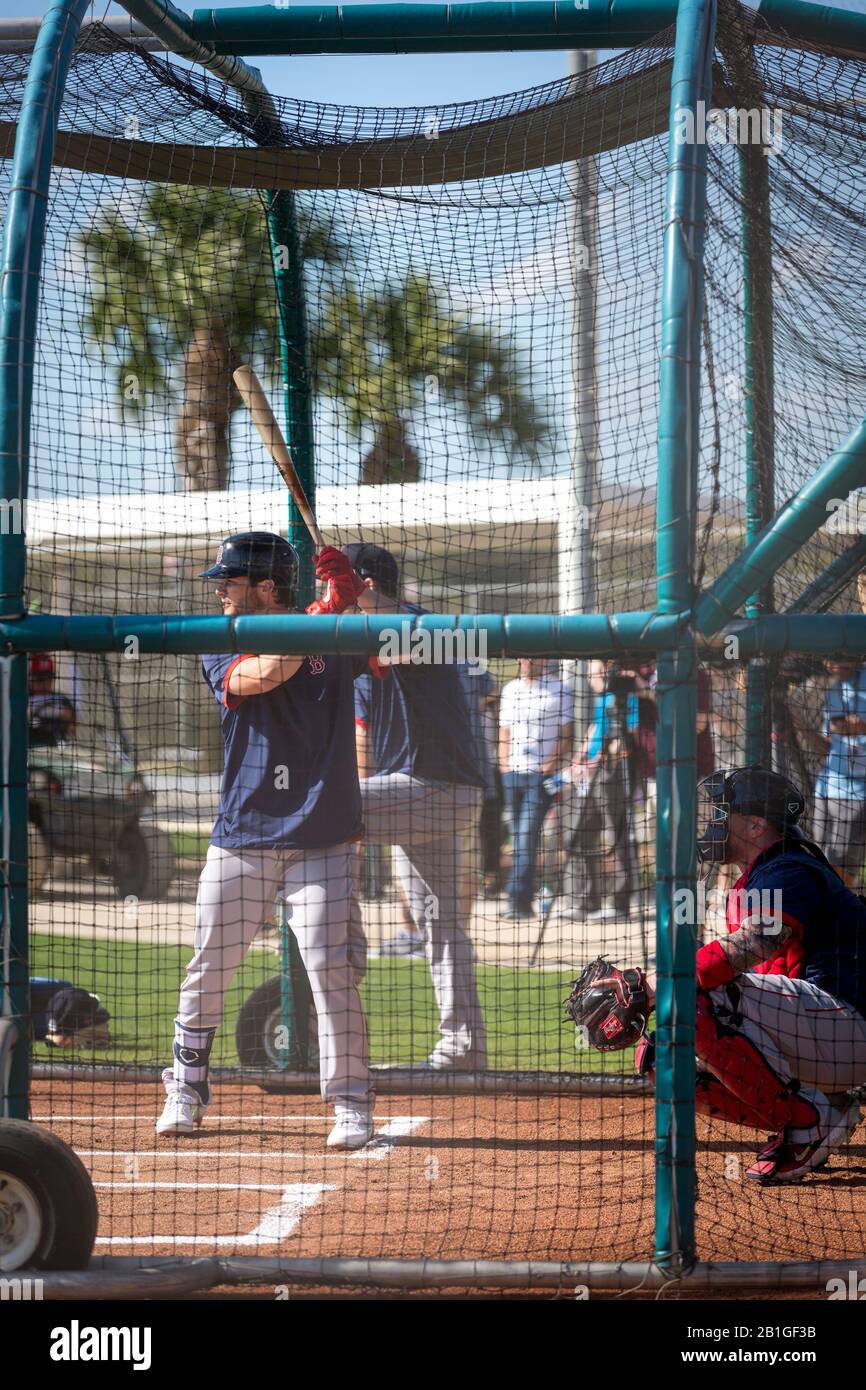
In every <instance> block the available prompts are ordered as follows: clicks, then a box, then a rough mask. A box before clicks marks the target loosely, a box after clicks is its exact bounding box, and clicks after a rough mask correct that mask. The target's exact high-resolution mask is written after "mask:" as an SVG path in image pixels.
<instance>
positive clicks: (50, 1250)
mask: <svg viewBox="0 0 866 1390" xmlns="http://www.w3.org/2000/svg"><path fill="white" fill-rule="evenodd" d="M98 1219H99V1210H98V1208H97V1205H96V1194H95V1192H94V1191H93V1183H92V1182H91V1181H90V1174H89V1173H88V1171H87V1169H86V1168H85V1166H84V1164H83V1163H82V1162H81V1160H80V1158H78V1156H77V1155H76V1154H74V1153H73V1152H72V1150H71V1149H70V1148H69V1147H68V1145H67V1144H64V1143H63V1142H62V1140H60V1139H58V1138H57V1137H56V1136H55V1135H53V1134H50V1133H49V1132H48V1130H46V1129H41V1128H40V1127H39V1125H34V1124H31V1123H30V1122H29V1121H28V1120H0V1273H3V1274H6V1273H8V1272H9V1271H10V1270H13V1269H25V1268H29V1269H84V1268H86V1266H87V1263H88V1261H89V1260H90V1253H91V1251H92V1249H93V1242H94V1240H95V1239H96V1223H97V1221H98Z"/></svg>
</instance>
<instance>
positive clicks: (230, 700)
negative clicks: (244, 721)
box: [223, 652, 255, 709]
mask: <svg viewBox="0 0 866 1390" xmlns="http://www.w3.org/2000/svg"><path fill="white" fill-rule="evenodd" d="M254 655H255V653H254V652H244V654H243V656H236V657H235V659H234V661H233V662H232V664H231V666H228V667H226V673H225V675H224V676H223V704H224V705H225V707H226V709H237V707H238V705H242V704H243V702H244V700H245V699H246V698H247V697H246V695H230V694H229V677H230V676H231V673H232V671H234V669H235V667H236V666H239V665H240V664H241V662H242V661H246V660H247V659H248V657H251V656H254Z"/></svg>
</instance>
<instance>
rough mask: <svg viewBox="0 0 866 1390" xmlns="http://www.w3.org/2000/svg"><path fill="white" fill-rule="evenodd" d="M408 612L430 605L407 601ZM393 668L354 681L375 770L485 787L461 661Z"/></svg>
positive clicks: (358, 714)
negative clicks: (464, 689)
mask: <svg viewBox="0 0 866 1390" xmlns="http://www.w3.org/2000/svg"><path fill="white" fill-rule="evenodd" d="M403 611H404V612H407V613H424V612H425V611H426V610H425V609H423V608H419V607H418V606H417V604H410V603H406V604H404V605H403ZM396 616H397V615H395V617H396ZM389 670H390V675H388V676H386V677H385V679H384V680H380V679H379V677H378V676H373V675H371V674H370V673H369V672H366V673H365V674H364V675H362V676H360V678H359V679H358V680H357V681H356V682H355V718H356V719H357V721H358V723H359V724H363V725H364V727H365V728H366V729H368V730H369V735H370V749H371V753H372V758H373V765H374V767H375V770H376V772H377V773H384V772H405V773H409V774H410V775H411V776H413V777H422V778H424V779H425V780H426V781H430V782H458V783H460V784H462V785H465V786H469V787H483V785H484V777H483V774H482V770H481V768H480V766H479V764H478V756H477V749H476V740H475V735H474V732H473V729H472V725H471V723H470V719H469V710H468V708H467V705H466V697H465V695H464V693H463V682H462V679H461V675H460V667H459V665H457V664H456V663H455V664H445V663H439V664H428V665H423V666H420V665H419V666H413V665H400V666H391V667H390V668H389Z"/></svg>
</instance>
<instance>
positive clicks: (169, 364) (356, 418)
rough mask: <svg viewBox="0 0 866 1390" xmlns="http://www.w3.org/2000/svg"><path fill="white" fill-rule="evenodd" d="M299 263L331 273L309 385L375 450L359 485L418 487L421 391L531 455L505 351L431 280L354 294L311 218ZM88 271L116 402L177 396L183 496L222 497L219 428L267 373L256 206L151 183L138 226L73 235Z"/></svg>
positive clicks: (342, 249) (514, 365)
mask: <svg viewBox="0 0 866 1390" xmlns="http://www.w3.org/2000/svg"><path fill="white" fill-rule="evenodd" d="M300 244H301V254H302V257H303V260H304V262H305V263H306V262H307V261H309V260H318V261H320V262H321V263H323V265H325V266H331V267H333V268H335V269H336V268H339V272H340V273H339V274H332V275H330V276H323V277H322V289H321V292H320V294H319V296H318V302H319V307H318V309H317V317H316V318H315V320H314V322H313V323H312V324H311V327H310V338H311V352H312V366H313V382H314V389H315V390H316V392H317V393H318V394H320V395H322V396H329V397H332V398H335V399H337V400H338V401H339V402H340V403H341V404H342V406H343V407H344V409H345V410H346V411H347V413H348V419H349V423H350V426H351V427H352V428H354V429H355V431H356V433H357V434H358V435H359V436H360V435H361V432H362V430H363V428H364V427H365V426H367V425H372V426H373V430H374V440H373V444H372V447H371V448H370V449H369V450H368V452H367V453H366V455H365V456H364V458H363V460H362V464H361V481H362V482H371V483H378V482H398V481H407V482H409V481H414V480H416V479H417V478H419V477H420V475H421V459H420V457H419V455H418V453H417V451H416V450H415V449H414V448H413V446H412V445H411V443H410V442H409V439H408V429H409V422H410V418H411V415H412V413H413V411H415V410H417V409H418V408H419V407H420V406H421V405H422V404H423V402H424V399H425V393H426V395H427V398H428V399H430V398H431V393H434V395H435V398H437V399H438V398H439V397H440V396H441V397H443V398H445V399H447V400H448V401H450V402H452V403H454V404H457V405H459V406H461V407H462V408H463V409H464V410H465V412H466V414H467V416H468V419H469V422H470V424H471V425H472V427H473V429H474V430H475V431H476V432H477V433H479V434H481V435H484V436H486V437H487V438H488V439H489V440H491V442H492V441H500V442H501V443H502V444H504V445H505V447H506V448H507V449H508V450H509V452H510V453H513V452H523V453H525V454H528V455H529V456H534V455H535V453H536V450H537V445H538V441H539V439H540V438H541V436H542V435H543V434H544V426H543V424H542V422H541V421H540V419H539V416H538V414H537V412H536V411H535V408H534V405H533V403H532V400H531V397H530V395H529V392H528V390H527V388H526V385H525V383H524V381H523V375H522V372H521V369H520V366H519V363H518V360H517V358H516V355H515V354H514V352H513V350H512V349H511V347H510V346H509V345H507V344H505V343H504V342H503V341H502V340H500V339H499V338H497V337H496V336H495V335H494V334H493V333H492V332H491V331H490V330H489V329H488V328H487V327H486V326H485V325H482V324H475V323H472V322H471V321H469V319H468V318H467V317H466V316H465V315H455V314H452V313H451V312H450V311H449V310H448V309H447V308H446V307H444V306H443V304H442V302H441V300H440V298H439V296H438V295H437V294H436V292H435V291H434V289H433V288H432V286H431V285H430V283H429V282H428V281H427V279H426V278H425V277H423V276H421V275H419V274H417V273H410V275H409V276H408V277H407V278H406V279H405V281H404V282H403V283H402V284H401V285H397V286H396V287H393V286H385V287H382V286H381V285H378V286H371V287H370V288H368V289H363V290H362V289H361V288H359V287H358V284H357V279H356V275H355V273H354V272H353V270H352V267H351V265H350V264H349V262H348V254H347V248H346V246H345V244H343V243H342V242H341V241H340V240H339V238H338V237H337V236H336V235H335V234H334V231H333V228H332V227H331V225H330V224H328V223H326V222H324V221H321V220H318V219H316V218H313V217H309V216H308V217H307V219H306V221H305V222H304V223H303V225H302V227H301V232H300ZM79 247H80V249H81V250H82V252H83V254H84V257H85V260H86V263H87V266H88V271H89V274H88V280H87V286H86V291H85V311H84V320H83V327H84V331H85V334H86V336H87V337H88V338H89V339H90V340H91V341H93V342H95V343H97V344H98V345H99V347H100V349H101V351H102V353H103V355H104V357H105V358H106V359H108V358H109V357H110V358H111V360H113V362H114V371H115V381H116V388H117V392H118V396H119V399H120V400H121V402H122V404H123V408H124V409H125V410H129V411H130V412H132V413H137V412H138V411H140V410H141V409H142V408H143V406H144V405H145V402H146V401H147V399H148V398H152V397H153V396H154V395H157V396H158V395H163V396H166V397H169V398H173V399H175V400H176V401H177V407H176V408H177V417H176V447H177V467H178V473H179V477H180V479H181V481H182V485H183V487H184V489H185V490H187V491H200V490H209V489H217V488H224V487H226V486H227V484H228V477H229V433H230V425H231V416H232V412H233V411H234V410H236V409H237V408H238V406H239V405H240V398H239V397H238V395H237V392H236V391H235V388H234V384H233V382H232V377H231V373H232V369H233V368H234V367H235V366H236V365H237V363H238V362H239V361H243V360H246V361H251V360H254V359H256V360H258V361H261V362H262V363H263V364H264V372H265V375H266V376H268V375H270V376H271V377H273V376H274V375H275V374H276V370H277V361H276V346H277V342H278V332H277V329H278V323H277V301H276V295H275V291H274V274H273V262H272V252H271V246H270V241H269V237H268V229H267V222H266V219H265V216H264V210H263V207H262V204H261V202H260V200H259V199H258V197H257V196H256V195H255V194H253V193H247V192H243V191H237V190H226V189H199V188H188V187H183V186H178V185H168V186H165V185H149V186H148V187H147V189H146V191H145V193H144V196H143V199H142V203H141V205H140V207H139V208H138V209H137V210H136V213H135V216H134V219H132V220H130V221H128V220H127V217H126V216H125V215H124V211H123V208H122V207H118V206H117V205H116V204H113V203H109V204H104V205H102V206H101V207H100V209H99V211H98V212H97V214H96V216H95V218H94V221H93V223H92V225H91V226H90V227H89V228H87V229H86V230H85V231H84V232H82V233H81V234H80V236H79Z"/></svg>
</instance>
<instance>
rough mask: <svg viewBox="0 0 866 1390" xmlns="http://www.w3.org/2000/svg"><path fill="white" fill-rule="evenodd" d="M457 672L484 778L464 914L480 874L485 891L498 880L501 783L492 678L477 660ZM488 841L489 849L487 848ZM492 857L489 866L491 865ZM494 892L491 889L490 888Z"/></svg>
mask: <svg viewBox="0 0 866 1390" xmlns="http://www.w3.org/2000/svg"><path fill="white" fill-rule="evenodd" d="M457 669H458V674H459V676H460V684H461V685H462V687H463V695H464V697H465V700H466V705H467V708H468V710H469V724H470V727H471V729H472V735H473V738H474V741H475V760H476V762H477V764H478V767H479V768H480V769H481V775H482V777H483V779H484V789H483V795H484V800H483V801H482V803H481V814H480V817H479V820H478V824H477V825H476V827H475V829H474V830H473V832H472V835H471V836H470V841H469V844H468V845H467V847H466V856H465V861H464V867H465V871H466V882H465V889H466V892H465V899H464V917H465V918H466V919H467V920H468V919H469V918H470V917H471V915H472V905H473V903H474V902H475V898H476V897H477V894H478V887H479V881H480V879H481V876H482V874H483V876H484V888H485V893H488V895H489V889H488V885H489V883H490V881H491V880H492V881H493V882H494V884H495V885H496V887H498V882H499V853H500V850H501V848H502V829H501V826H502V786H501V781H500V780H499V770H498V768H497V766H496V744H495V733H494V742H493V745H492V747H491V743H490V739H489V726H490V723H491V722H494V728H495V717H496V715H495V711H496V706H497V704H498V703H499V694H498V691H497V689H496V681H495V680H494V679H493V676H492V675H491V674H490V671H489V670H488V669H487V667H486V666H484V665H482V664H481V662H479V661H477V660H475V661H467V662H466V663H465V665H463V666H459V667H458V668H457ZM491 841H492V842H493V848H492V851H491ZM491 860H492V868H491ZM494 891H495V888H494Z"/></svg>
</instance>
